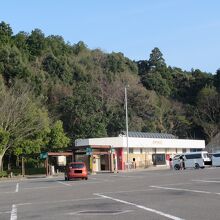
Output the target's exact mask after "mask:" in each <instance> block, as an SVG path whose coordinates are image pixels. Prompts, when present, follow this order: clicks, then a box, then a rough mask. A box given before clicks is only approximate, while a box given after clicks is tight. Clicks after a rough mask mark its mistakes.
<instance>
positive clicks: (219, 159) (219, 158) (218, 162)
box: [212, 153, 220, 167]
mask: <svg viewBox="0 0 220 220" xmlns="http://www.w3.org/2000/svg"><path fill="white" fill-rule="evenodd" d="M212 166H214V167H218V166H220V153H214V154H212Z"/></svg>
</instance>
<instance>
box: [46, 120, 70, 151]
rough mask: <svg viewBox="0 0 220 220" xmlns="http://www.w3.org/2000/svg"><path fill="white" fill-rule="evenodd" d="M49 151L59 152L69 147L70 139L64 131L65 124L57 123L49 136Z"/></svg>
mask: <svg viewBox="0 0 220 220" xmlns="http://www.w3.org/2000/svg"><path fill="white" fill-rule="evenodd" d="M47 138H48V143H47V151H59V150H62V149H64V148H65V147H67V145H68V144H69V142H70V139H69V138H68V137H67V136H66V134H65V133H64V130H63V122H62V121H60V120H59V121H56V122H55V123H54V125H53V126H52V128H51V130H50V132H49V133H48V135H47Z"/></svg>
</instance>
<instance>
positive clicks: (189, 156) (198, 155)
mask: <svg viewBox="0 0 220 220" xmlns="http://www.w3.org/2000/svg"><path fill="white" fill-rule="evenodd" d="M185 157H186V159H199V158H202V155H201V154H186V155H185Z"/></svg>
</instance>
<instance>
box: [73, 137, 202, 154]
mask: <svg viewBox="0 0 220 220" xmlns="http://www.w3.org/2000/svg"><path fill="white" fill-rule="evenodd" d="M75 145H76V146H91V145H100V146H103V145H105V146H106V145H108V146H111V147H113V148H121V147H122V148H126V147H127V139H126V137H110V138H91V139H77V140H76V141H75ZM128 147H132V148H134V149H135V148H153V149H154V148H157V149H165V148H166V149H171V148H172V149H182V148H185V149H191V148H194V149H204V148H205V141H204V140H189V139H159V138H131V137H129V138H128ZM177 151H178V150H177ZM180 153H181V152H180Z"/></svg>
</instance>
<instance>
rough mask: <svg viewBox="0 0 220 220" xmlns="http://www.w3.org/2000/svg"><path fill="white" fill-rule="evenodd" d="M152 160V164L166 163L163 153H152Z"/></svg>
mask: <svg viewBox="0 0 220 220" xmlns="http://www.w3.org/2000/svg"><path fill="white" fill-rule="evenodd" d="M152 160H153V164H154V165H164V164H166V160H165V154H152Z"/></svg>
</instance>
